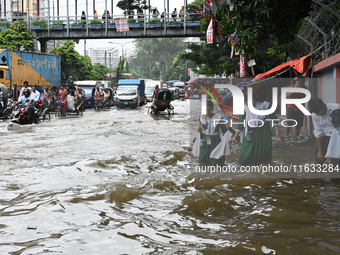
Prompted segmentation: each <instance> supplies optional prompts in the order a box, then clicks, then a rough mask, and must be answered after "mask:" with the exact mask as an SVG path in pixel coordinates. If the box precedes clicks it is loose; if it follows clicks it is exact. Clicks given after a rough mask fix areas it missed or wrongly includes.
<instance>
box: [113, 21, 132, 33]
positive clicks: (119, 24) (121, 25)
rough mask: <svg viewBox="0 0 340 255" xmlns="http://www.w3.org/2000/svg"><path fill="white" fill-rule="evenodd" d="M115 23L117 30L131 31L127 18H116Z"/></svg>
mask: <svg viewBox="0 0 340 255" xmlns="http://www.w3.org/2000/svg"><path fill="white" fill-rule="evenodd" d="M115 24H116V28H117V32H128V31H129V23H128V22H127V19H115Z"/></svg>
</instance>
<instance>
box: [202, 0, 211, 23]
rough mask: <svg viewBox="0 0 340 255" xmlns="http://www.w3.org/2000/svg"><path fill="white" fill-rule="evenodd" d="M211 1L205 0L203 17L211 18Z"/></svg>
mask: <svg viewBox="0 0 340 255" xmlns="http://www.w3.org/2000/svg"><path fill="white" fill-rule="evenodd" d="M210 3H211V1H210V0H204V7H203V17H204V18H205V19H206V20H210V10H211V5H210Z"/></svg>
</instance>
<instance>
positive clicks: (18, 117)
mask: <svg viewBox="0 0 340 255" xmlns="http://www.w3.org/2000/svg"><path fill="white" fill-rule="evenodd" d="M38 112H39V109H34V111H33V114H32V117H31V118H30V119H29V118H28V110H27V109H26V108H25V107H24V106H23V105H17V106H15V107H14V109H13V112H12V116H11V121H12V122H15V123H18V124H21V125H24V124H32V123H35V124H38V123H39V113H38Z"/></svg>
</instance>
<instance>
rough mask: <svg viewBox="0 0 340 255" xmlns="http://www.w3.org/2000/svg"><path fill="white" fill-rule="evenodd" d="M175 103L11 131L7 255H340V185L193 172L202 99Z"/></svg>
mask: <svg viewBox="0 0 340 255" xmlns="http://www.w3.org/2000/svg"><path fill="white" fill-rule="evenodd" d="M148 105H150V103H149V104H148ZM173 105H174V107H175V115H174V116H168V115H165V114H163V115H160V116H151V115H149V114H148V113H147V107H140V108H138V109H116V108H113V109H111V110H107V111H100V112H95V111H93V110H86V111H85V113H84V116H83V117H67V118H62V119H59V118H54V117H52V120H51V121H45V122H41V123H40V124H39V125H28V126H18V125H13V126H10V127H8V126H9V123H6V122H0V136H1V145H0V153H1V155H0V157H1V161H0V162H1V166H0V176H1V178H0V194H1V196H0V254H11V255H19V254H20V255H24V254H25V255H28V254H132V255H137V254H169V255H170V254H176V255H177V254H187V255H194V254H205V255H208V254H209V255H219V254H310V255H313V254H340V234H339V233H340V195H339V194H340V193H339V192H340V181H339V179H303V178H300V179H297V178H295V179H274V178H267V179H264V178H244V177H243V178H233V177H231V176H228V175H227V174H220V175H217V176H215V175H211V176H209V175H197V174H195V173H192V172H191V168H190V166H193V165H195V164H197V161H198V160H197V159H196V158H193V157H191V156H190V153H189V152H188V149H189V147H190V134H189V129H190V127H192V126H195V125H197V123H196V122H194V120H191V118H190V100H187V101H174V102H173ZM281 135H284V134H283V133H281ZM314 147H315V145H314V144H312V145H308V146H305V147H301V146H295V147H294V146H293V147H292V146H290V147H274V148H273V151H274V150H275V151H276V152H277V153H275V154H273V161H274V162H276V163H277V164H279V163H281V164H286V163H287V162H295V161H296V162H301V160H302V161H305V162H308V163H311V162H310V161H311V160H313V151H314ZM287 148H288V149H287ZM237 159H238V155H237V154H235V153H234V154H232V155H231V156H230V157H228V158H227V162H228V163H229V162H230V163H231V164H236V163H235V162H236V161H237Z"/></svg>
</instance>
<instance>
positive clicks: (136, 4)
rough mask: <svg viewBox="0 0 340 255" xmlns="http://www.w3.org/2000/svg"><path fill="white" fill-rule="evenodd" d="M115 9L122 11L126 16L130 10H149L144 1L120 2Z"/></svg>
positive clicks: (123, 0)
mask: <svg viewBox="0 0 340 255" xmlns="http://www.w3.org/2000/svg"><path fill="white" fill-rule="evenodd" d="M117 7H118V8H120V9H122V10H123V11H124V13H125V14H126V15H127V14H128V11H131V10H139V9H143V10H146V9H149V8H151V6H150V5H148V3H147V1H146V0H121V1H118V3H117Z"/></svg>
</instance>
